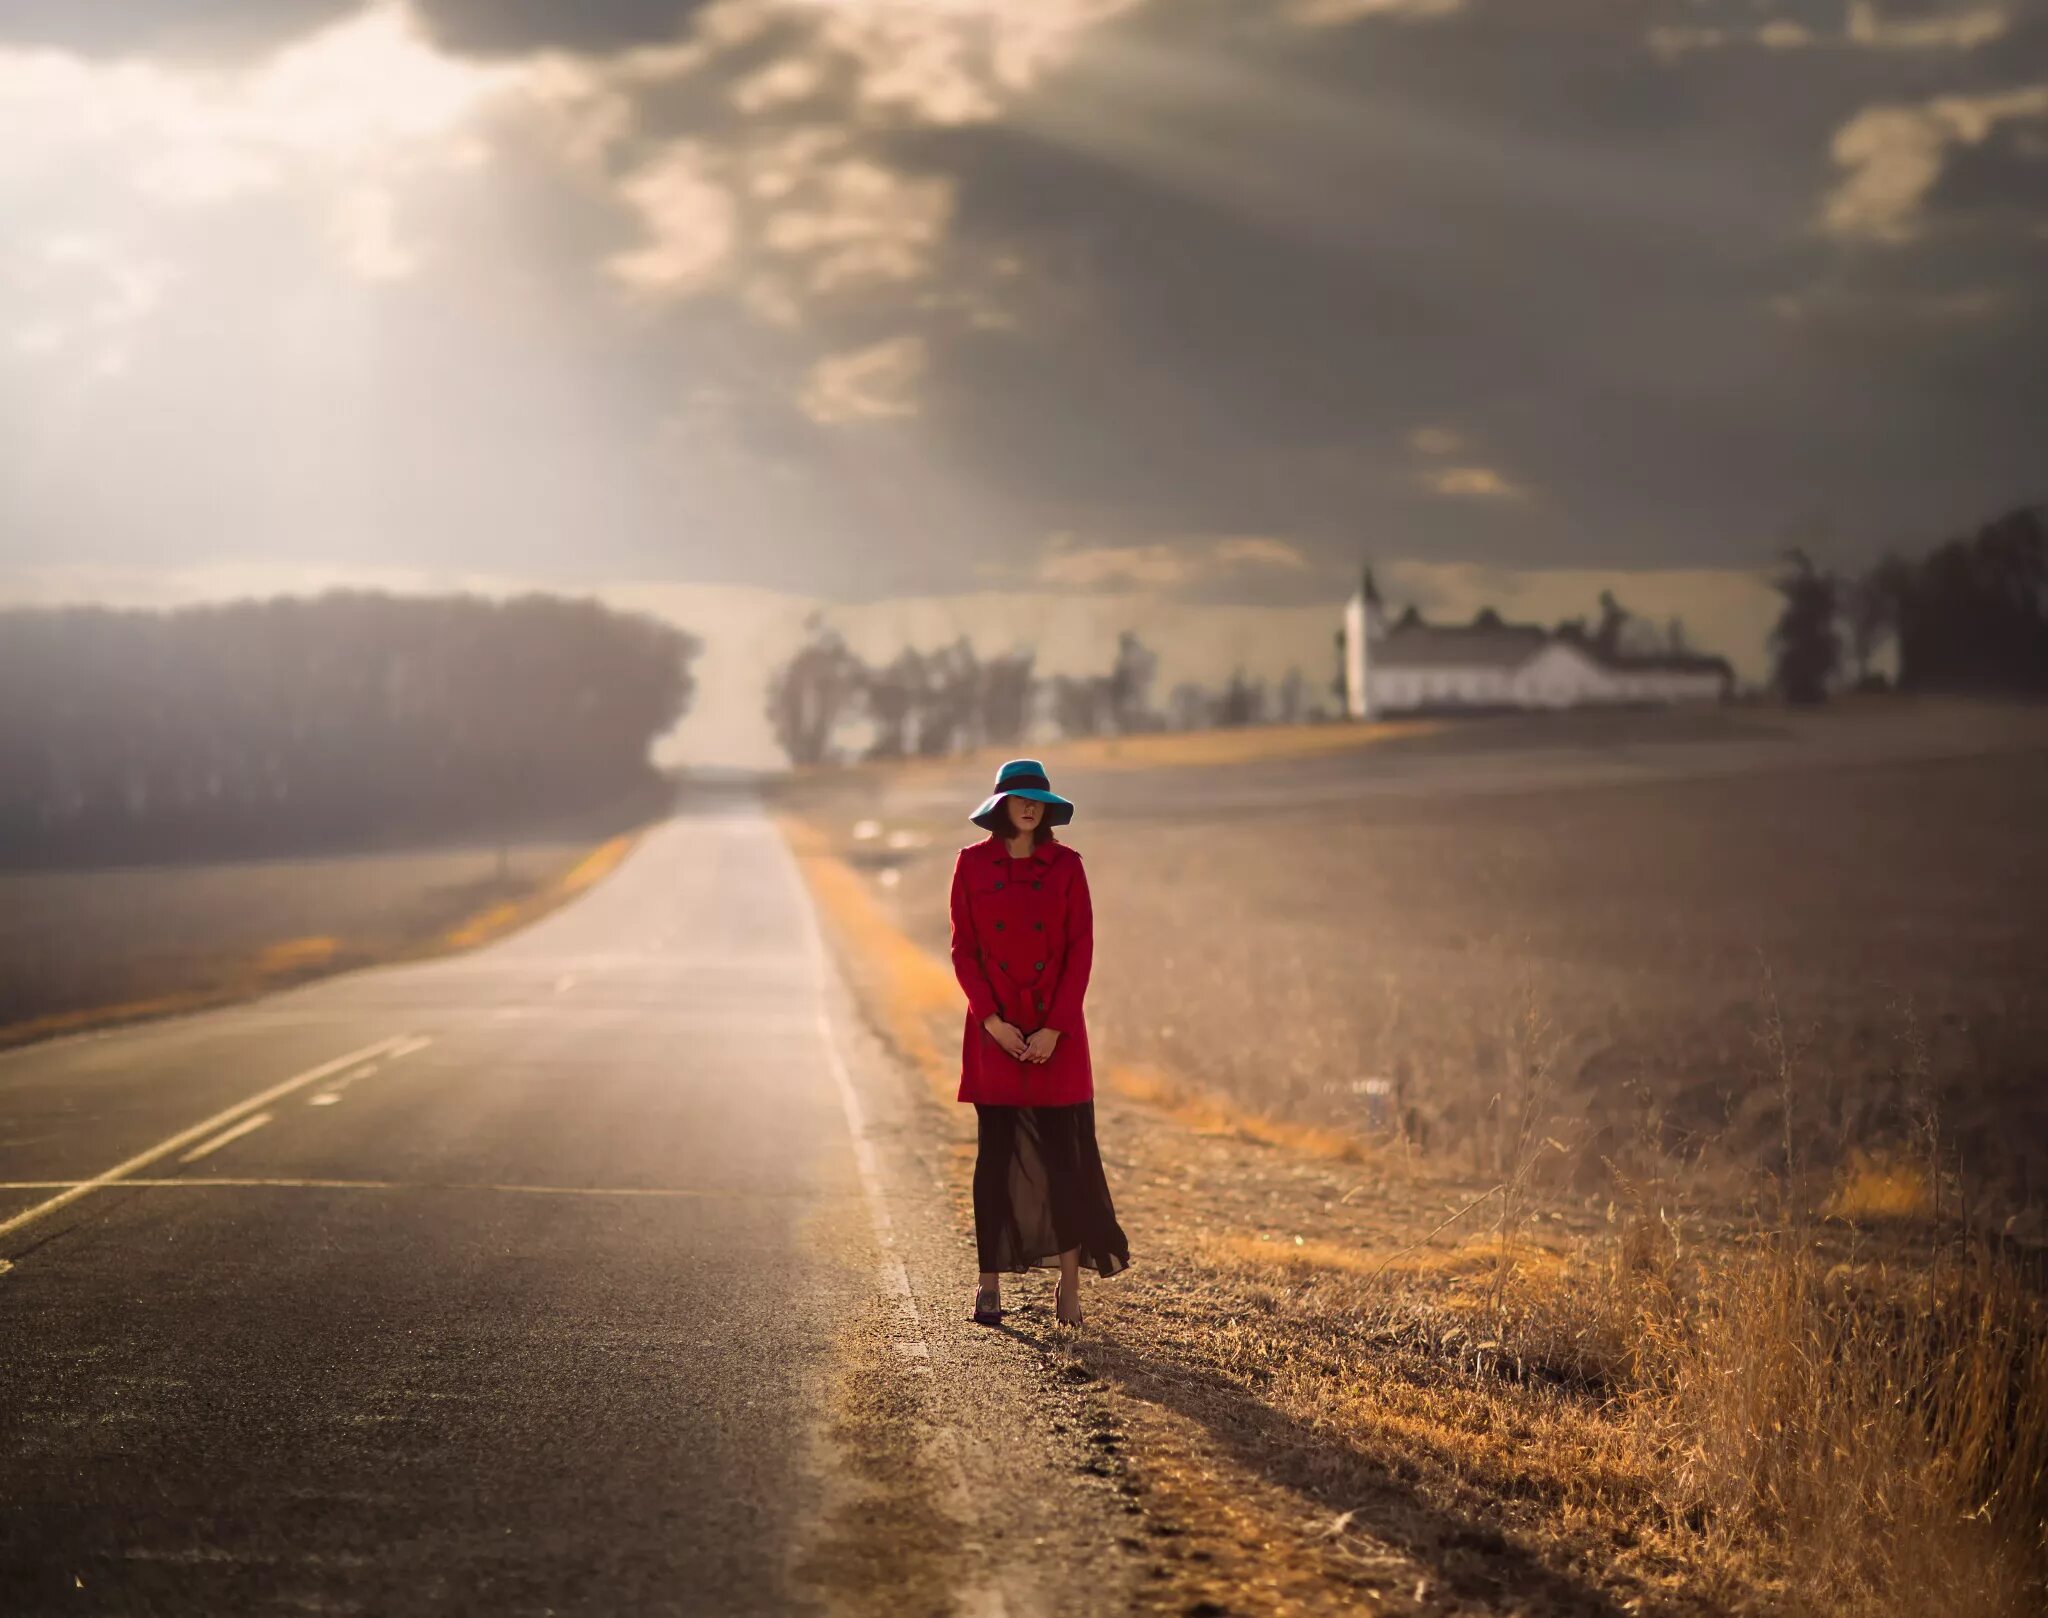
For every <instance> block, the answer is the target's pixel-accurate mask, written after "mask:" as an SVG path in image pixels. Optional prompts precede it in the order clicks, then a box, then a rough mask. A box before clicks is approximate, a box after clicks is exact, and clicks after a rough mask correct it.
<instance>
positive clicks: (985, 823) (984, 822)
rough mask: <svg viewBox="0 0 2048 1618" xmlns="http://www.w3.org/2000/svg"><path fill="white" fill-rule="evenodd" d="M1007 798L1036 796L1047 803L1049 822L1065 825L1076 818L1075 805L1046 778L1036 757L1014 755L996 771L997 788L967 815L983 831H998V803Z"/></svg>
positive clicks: (1046, 816)
mask: <svg viewBox="0 0 2048 1618" xmlns="http://www.w3.org/2000/svg"><path fill="white" fill-rule="evenodd" d="M1005 798H1036V799H1037V800H1038V801H1039V802H1040V803H1042V804H1044V805H1045V806H1046V807H1045V823H1046V824H1047V825H1048V826H1064V825H1065V824H1066V823H1067V822H1068V821H1070V820H1072V819H1073V818H1074V806H1073V804H1071V803H1069V802H1068V801H1067V800H1066V799H1065V798H1063V797H1061V796H1060V795H1059V794H1058V793H1057V792H1055V791H1053V790H1052V787H1051V784H1050V783H1049V782H1047V780H1046V778H1045V766H1044V765H1043V764H1041V763H1039V762H1038V760H1037V759H1035V758H1013V759H1011V760H1010V761H1009V763H1007V764H1005V765H1004V766H1003V767H1002V768H1001V769H1000V770H997V771H996V789H995V791H993V792H991V793H990V794H989V795H988V798H987V800H986V801H985V802H984V803H983V804H982V806H981V807H980V808H979V809H977V810H975V811H974V813H973V814H971V815H969V816H968V817H967V818H968V819H969V820H971V821H973V822H974V823H975V825H977V826H979V827H980V828H981V829H982V830H983V831H994V830H995V829H996V828H995V813H996V806H997V805H998V804H1000V803H1001V802H1002V801H1003V800H1004V799H1005Z"/></svg>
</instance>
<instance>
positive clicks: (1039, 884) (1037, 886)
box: [996, 882, 1045, 888]
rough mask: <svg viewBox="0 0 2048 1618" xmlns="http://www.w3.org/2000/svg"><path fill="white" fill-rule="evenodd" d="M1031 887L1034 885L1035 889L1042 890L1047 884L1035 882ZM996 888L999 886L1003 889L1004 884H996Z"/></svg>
mask: <svg viewBox="0 0 2048 1618" xmlns="http://www.w3.org/2000/svg"><path fill="white" fill-rule="evenodd" d="M1031 885H1032V886H1033V887H1034V888H1042V887H1044V886H1045V884H1044V883H1043V882H1034V883H1032V884H1031ZM996 886H997V887H1001V886H1002V883H1000V882H998V883H997V884H996Z"/></svg>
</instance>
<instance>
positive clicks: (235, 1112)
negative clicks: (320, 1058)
mask: <svg viewBox="0 0 2048 1618" xmlns="http://www.w3.org/2000/svg"><path fill="white" fill-rule="evenodd" d="M408 1037H409V1036H408V1035H405V1034H393V1035H392V1036H391V1037H390V1038H389V1039H380V1040H378V1041H377V1042H376V1043H375V1044H374V1045H365V1046H364V1047H363V1048H362V1049H361V1050H359V1051H350V1052H349V1053H348V1055H346V1056H337V1057H336V1058H335V1059H334V1060H333V1061H331V1062H323V1063H321V1064H320V1066H318V1067H316V1068H309V1069H308V1070H307V1071H306V1072H304V1073H301V1074H298V1075H297V1076H295V1077H293V1078H289V1079H286V1080H285V1081H284V1082H283V1083H281V1084H273V1085H272V1086H271V1087H270V1088H269V1089H268V1090H264V1091H261V1092H260V1093H258V1094H256V1095H253V1096H251V1097H249V1099H248V1100H246V1101H238V1102H236V1103H235V1104H234V1105H233V1106H232V1107H225V1108H223V1109H222V1110H221V1111H219V1112H217V1113H215V1114H214V1115H213V1116H212V1117H211V1118H208V1119H206V1120H205V1121H204V1122H202V1123H197V1124H194V1125H193V1126H192V1127H191V1128H190V1129H181V1130H179V1131H178V1133H177V1134H175V1135H173V1136H171V1137H170V1138H169V1139H168V1140H161V1141H158V1142H157V1143H156V1145H154V1146H151V1147H149V1148H148V1149H147V1150H145V1151H140V1152H137V1153H136V1154H135V1155H134V1156H133V1157H131V1158H129V1159H128V1160H127V1161H126V1162H123V1163H116V1164H115V1165H114V1166H113V1167H112V1168H110V1169H108V1170H107V1171H106V1172H105V1173H104V1174H95V1175H94V1176H93V1177H92V1178H91V1179H89V1180H81V1181H79V1182H78V1183H77V1184H76V1185H72V1186H67V1187H66V1188H65V1189H64V1190H62V1191H60V1192H58V1193H57V1195H55V1196H54V1197H50V1198H48V1199H46V1200H45V1201H42V1202H39V1203H37V1204H36V1205H35V1206H34V1207H33V1208H26V1209H24V1210H22V1212H20V1213H18V1214H16V1215H15V1216H14V1217H13V1218H12V1219H7V1220H0V1236H11V1235H12V1234H13V1233H14V1232H15V1231H17V1230H20V1229H21V1228H22V1227H23V1226H25V1225H32V1224H34V1223H35V1222H36V1221H37V1220H38V1219H41V1218H42V1217H43V1216H44V1215H45V1214H53V1213H55V1212H56V1211H57V1210H58V1209H59V1208H64V1207H68V1206H70V1205H71V1204H72V1203H74V1202H76V1201H77V1200H78V1199H79V1198H80V1197H83V1196H87V1195H89V1194H90V1193H92V1192H94V1191H97V1190H98V1189H99V1188H100V1187H101V1186H105V1185H112V1184H114V1182H115V1181H117V1180H125V1179H127V1178H128V1176H129V1175H131V1174H133V1173H134V1172H135V1171H136V1170H137V1169H146V1168H148V1167H149V1165H150V1164H152V1163H154V1162H155V1161H156V1160H157V1159H158V1158H160V1157H168V1156H170V1154H171V1153H173V1152H177V1151H182V1150H184V1149H185V1148H186V1147H187V1146H190V1145H192V1144H193V1143H194V1142H195V1141H202V1140H204V1139H206V1137H207V1136H208V1135H211V1134H214V1133H216V1132H217V1131H219V1130H222V1129H225V1128H226V1127H227V1126H228V1125H229V1124H231V1123H234V1122H235V1121H236V1120H237V1119H241V1118H246V1117H247V1116H248V1115H249V1114H250V1113H252V1112H260V1111H261V1110H262V1109H263V1108H265V1107H267V1106H269V1105H270V1104H271V1103H272V1102H273V1101H279V1100H282V1099H283V1098H284V1097H285V1096H288V1095H290V1094H291V1093H292V1092H293V1091H294V1090H303V1089H304V1088H305V1087H306V1086H307V1085H309V1084H317V1083H319V1082H320V1080H322V1079H324V1078H326V1077H327V1076H328V1074H330V1073H339V1072H340V1071H341V1070H342V1069H343V1068H346V1067H353V1066H354V1065H355V1064H356V1063H358V1062H362V1061H367V1060H368V1059H369V1058H370V1057H373V1056H382V1055H383V1054H384V1053H385V1052H386V1051H388V1050H390V1049H392V1048H393V1047H394V1046H397V1045H403V1044H404V1043H405V1041H406V1040H407V1038H408Z"/></svg>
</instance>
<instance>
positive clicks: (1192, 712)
mask: <svg viewBox="0 0 2048 1618" xmlns="http://www.w3.org/2000/svg"><path fill="white" fill-rule="evenodd" d="M1210 710H1211V703H1210V700H1209V693H1208V692H1207V691H1205V690H1203V689H1202V687H1201V686H1200V685H1198V684H1197V683H1196V682H1195V681H1193V680H1183V681H1181V683H1180V684H1179V685H1177V686H1175V687H1174V688H1173V694H1172V695H1171V696H1169V697H1168V698H1167V700H1166V717H1167V722H1168V723H1169V724H1171V725H1172V726H1173V728H1174V729H1175V730H1200V729H1201V728H1202V727H1203V726H1204V725H1206V724H1208V723H1209V716H1210Z"/></svg>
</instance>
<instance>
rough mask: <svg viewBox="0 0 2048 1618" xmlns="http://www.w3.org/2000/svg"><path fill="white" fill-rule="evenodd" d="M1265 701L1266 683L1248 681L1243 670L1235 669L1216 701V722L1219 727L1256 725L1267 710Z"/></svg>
mask: <svg viewBox="0 0 2048 1618" xmlns="http://www.w3.org/2000/svg"><path fill="white" fill-rule="evenodd" d="M1265 699H1266V688H1265V684H1264V682H1263V681H1252V680H1247V679H1246V678H1245V673H1244V670H1243V669H1242V668H1239V669H1235V670H1233V671H1232V672H1231V676H1230V684H1229V685H1227V686H1225V687H1224V689H1223V695H1222V696H1221V697H1219V698H1218V699H1217V701H1216V710H1215V721H1216V723H1217V724H1219V725H1251V724H1256V723H1257V722H1258V721H1259V718H1260V716H1261V715H1262V714H1263V712H1264V710H1265V706H1266V700H1265Z"/></svg>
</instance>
